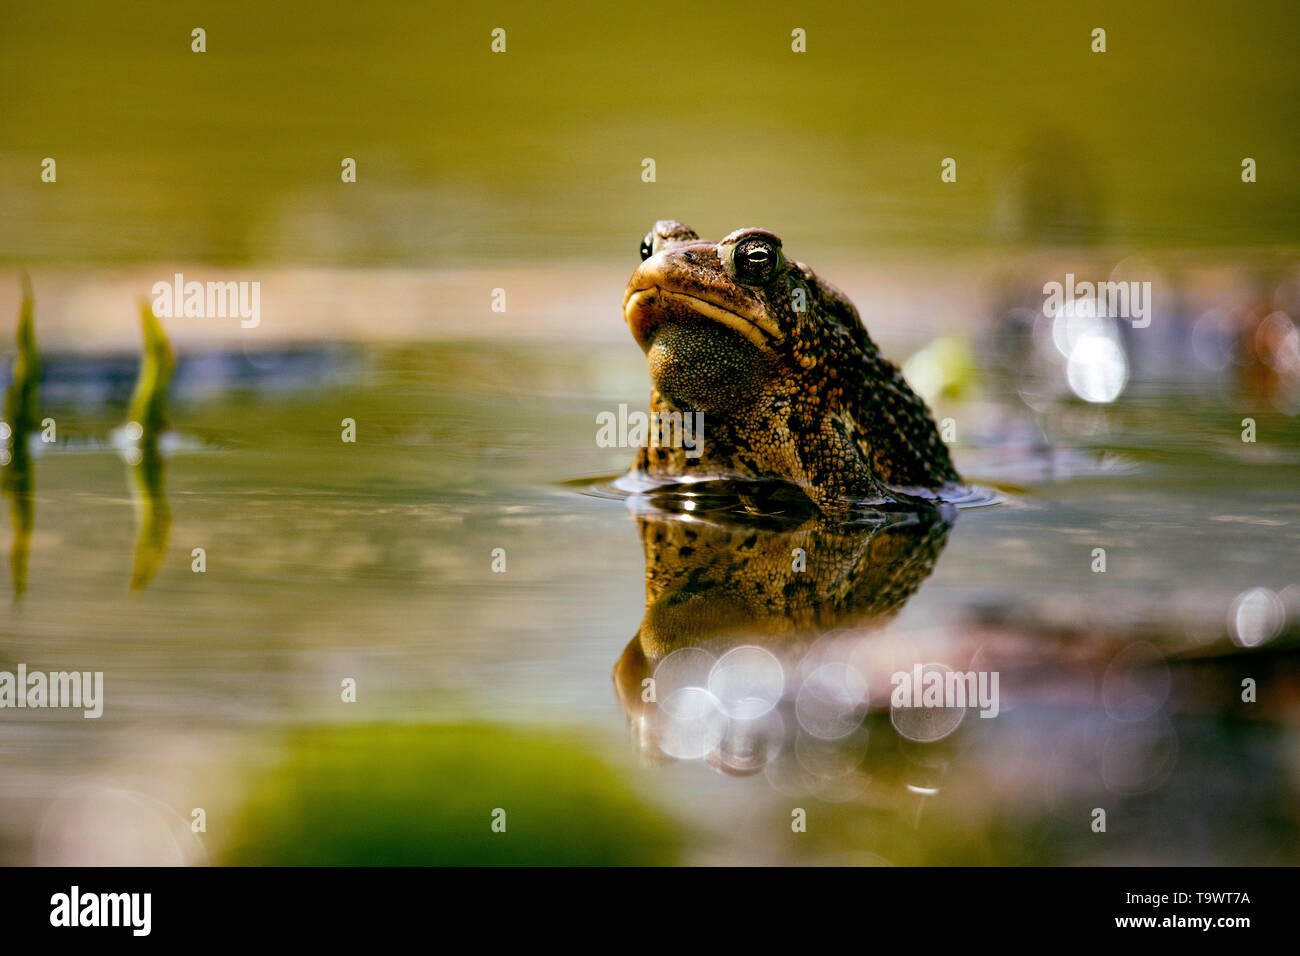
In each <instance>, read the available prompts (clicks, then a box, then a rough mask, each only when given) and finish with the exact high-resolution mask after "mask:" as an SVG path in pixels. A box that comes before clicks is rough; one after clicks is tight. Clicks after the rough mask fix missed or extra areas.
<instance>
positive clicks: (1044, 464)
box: [0, 323, 1300, 865]
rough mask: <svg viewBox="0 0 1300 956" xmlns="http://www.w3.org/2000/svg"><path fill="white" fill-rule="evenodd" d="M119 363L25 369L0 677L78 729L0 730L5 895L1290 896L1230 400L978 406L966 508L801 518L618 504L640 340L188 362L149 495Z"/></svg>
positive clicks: (6, 722)
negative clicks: (36, 406) (1028, 870)
mask: <svg viewBox="0 0 1300 956" xmlns="http://www.w3.org/2000/svg"><path fill="white" fill-rule="evenodd" d="M38 324H39V323H38ZM989 341H992V342H993V343H994V344H993V346H991V347H992V348H993V350H994V351H993V352H991V353H990V352H987V351H985V352H982V353H981V354H982V364H983V366H984V367H985V368H986V369H987V368H995V367H996V366H997V362H998V361H999V359H998V355H1002V360H1006V361H1011V359H1008V358H1007V354H1006V349H1007V348H1008V346H1006V344H1005V336H1000V335H994V336H992V337H991V338H989ZM998 343H1002V344H998ZM983 348H984V346H981V349H983ZM999 349H1000V350H1002V351H1001V352H999V351H998V350H999ZM1134 354H1135V355H1136V353H1134ZM1135 367H1137V363H1136V359H1135ZM913 368H915V366H913ZM133 369H134V359H132V358H130V357H122V358H118V357H114V356H108V357H99V356H95V357H88V356H86V355H77V354H59V353H51V354H48V355H47V356H46V361H45V385H44V391H43V398H42V401H43V409H42V413H43V414H48V415H50V416H52V417H53V418H55V419H56V420H57V422H58V423H59V429H60V433H59V441H58V443H57V444H55V445H53V446H50V447H49V450H47V451H46V452H44V453H41V454H37V455H35V456H34V457H33V459H32V461H31V464H30V486H29V490H30V504H31V510H30V512H29V513H26V518H23V513H22V512H21V509H18V508H15V510H13V511H12V512H11V518H12V519H13V521H14V522H15V523H16V524H17V525H19V526H22V524H23V521H29V522H30V529H29V533H24V534H22V535H17V536H14V537H13V538H11V543H12V544H13V545H14V547H15V549H16V550H18V551H22V552H25V557H24V558H22V560H21V561H20V563H23V562H25V582H24V586H25V590H24V593H22V594H21V595H17V594H15V596H14V599H13V601H12V604H11V606H10V607H9V608H8V609H7V610H5V611H4V612H3V613H0V639H2V643H0V648H2V651H0V653H2V654H3V660H0V670H10V671H13V670H15V669H16V668H17V666H18V665H19V664H20V663H21V664H25V666H26V668H27V670H28V671H29V672H30V671H38V670H44V671H58V670H70V669H76V670H81V671H91V672H95V671H102V672H103V674H104V691H103V716H102V717H100V718H98V719H94V720H87V719H83V718H82V717H81V715H80V713H79V712H73V711H67V710H63V711H56V710H44V711H41V710H26V711H16V710H10V711H7V712H5V714H4V719H3V720H0V754H3V765H4V771H5V772H4V777H3V782H2V783H0V861H3V862H4V863H85V862H97V863H109V862H114V863H120V862H163V863H167V862H175V863H190V864H201V863H205V862H417V863H418V862H424V863H432V862H458V861H465V860H476V861H485V862H529V861H552V862H555V861H575V862H658V861H668V860H675V861H684V862H700V863H881V864H898V865H904V864H918V863H938V862H943V863H970V864H983V863H1058V864H1060V863H1248V862H1249V863H1292V864H1294V863H1296V862H1298V861H1300V850H1298V849H1297V848H1300V840H1298V839H1297V836H1300V810H1297V808H1298V807H1300V800H1298V799H1297V789H1298V788H1300V737H1298V736H1297V734H1296V732H1295V730H1296V722H1297V720H1298V719H1300V710H1298V707H1300V703H1298V702H1300V686H1298V685H1297V669H1296V651H1297V630H1296V621H1297V620H1300V618H1298V617H1297V612H1298V611H1300V575H1298V574H1297V565H1296V555H1297V554H1298V553H1300V548H1298V545H1300V500H1297V497H1296V494H1295V492H1296V483H1295V482H1296V474H1297V471H1296V468H1297V463H1298V460H1300V427H1298V425H1297V422H1296V420H1295V419H1294V417H1289V416H1287V415H1285V414H1283V413H1282V412H1280V411H1277V410H1276V408H1274V407H1272V406H1270V405H1269V404H1268V402H1264V401H1262V400H1260V399H1259V398H1258V396H1256V397H1255V398H1249V399H1247V398H1243V394H1244V393H1243V392H1242V386H1241V384H1240V383H1239V382H1237V381H1235V380H1234V379H1233V378H1232V377H1231V376H1226V375H1218V376H1207V375H1199V376H1183V377H1181V378H1180V377H1177V376H1175V377H1169V376H1166V377H1160V376H1156V375H1146V376H1135V377H1134V379H1133V380H1132V381H1130V382H1129V383H1128V387H1127V389H1126V390H1125V392H1124V394H1123V396H1122V398H1121V399H1120V400H1118V401H1116V402H1114V403H1112V404H1087V403H1083V402H1080V401H1078V400H1077V399H1075V398H1073V397H1071V396H1070V395H1069V394H1068V390H1066V389H1065V388H1063V386H1062V385H1061V381H1060V374H1059V369H1057V370H1052V369H1042V368H1035V367H1033V366H1032V363H1030V364H1027V365H1025V366H1024V367H1023V368H1022V369H1021V371H1020V372H1019V373H1017V374H1015V375H1008V374H1000V375H989V376H987V377H986V379H985V384H984V385H983V386H982V387H981V388H980V389H979V390H978V391H977V392H974V393H969V392H968V394H966V395H965V396H964V397H963V396H961V395H958V396H957V397H951V396H949V397H944V396H940V397H939V398H938V399H936V401H935V408H936V415H937V416H940V417H944V418H951V419H952V420H953V422H954V423H955V425H956V427H957V429H958V431H957V435H956V440H955V441H954V442H953V448H954V453H955V456H956V462H957V465H958V467H959V468H960V469H961V470H962V472H963V474H964V475H965V476H966V477H967V479H968V480H970V481H972V482H975V483H977V484H979V485H981V486H983V487H986V488H991V489H996V492H997V496H998V498H999V499H1000V500H999V501H998V502H997V503H995V504H991V505H987V506H985V507H973V508H948V507H945V508H938V509H930V510H928V511H922V512H917V513H906V512H904V513H875V514H866V515H863V516H861V518H860V519H859V520H858V521H856V522H854V523H853V524H851V525H847V526H827V525H824V524H819V523H818V522H817V521H816V520H815V519H810V518H809V517H808V516H807V515H800V514H797V513H795V512H794V510H793V509H790V508H786V507H784V506H783V505H781V504H780V502H779V496H778V498H777V499H769V500H768V501H767V504H766V505H760V506H758V507H754V506H753V505H752V502H751V504H750V506H749V507H748V509H747V508H746V507H742V506H740V505H738V504H737V501H738V498H737V496H736V494H735V493H734V489H727V488H700V489H691V491H692V494H691V495H689V496H687V495H682V494H659V495H653V494H652V495H642V496H633V497H626V496H620V495H618V494H612V493H610V492H609V490H608V488H609V486H608V481H609V479H610V478H612V477H613V476H616V475H618V474H619V473H620V472H621V471H623V470H624V469H625V468H626V466H627V464H628V463H629V462H630V460H631V456H632V451H631V450H630V449H606V448H601V447H599V446H598V445H597V444H596V442H595V440H594V437H595V431H596V424H595V423H596V416H597V415H598V414H599V413H600V412H602V411H604V410H607V409H616V408H617V407H618V405H619V403H621V402H626V403H628V404H629V405H630V406H631V407H632V408H644V404H643V403H644V401H645V397H644V395H643V394H642V393H643V391H644V390H645V384H644V383H645V379H644V375H645V373H644V365H643V360H642V358H641V356H640V355H639V353H638V351H637V349H636V348H635V347H634V346H633V345H632V343H631V342H630V341H629V342H627V343H615V342H611V343H608V344H604V343H601V342H596V343H594V344H589V345H575V344H574V343H573V342H564V343H562V342H558V341H552V342H527V343H511V344H505V343H503V342H500V341H493V342H473V341H465V342H433V343H428V342H425V343H412V344H409V345H393V346H385V347H380V346H376V345H364V346H363V345H357V344H349V343H345V342H344V343H337V342H336V343H329V344H324V345H321V344H302V345H297V346H292V347H286V348H283V349H278V350H266V351H262V352H245V351H235V352H229V353H228V352H220V351H214V350H209V351H206V352H202V353H198V354H193V353H192V354H186V353H185V352H184V351H182V352H181V355H180V363H179V365H178V369H177V373H176V378H175V380H174V383H173V389H172V396H173V401H172V405H171V409H170V419H171V425H172V428H173V429H174V435H175V436H177V437H175V438H173V439H172V440H170V441H168V442H165V443H163V445H162V446H161V453H160V456H159V461H158V462H156V463H155V464H156V467H155V468H154V469H153V470H149V469H146V468H145V467H144V465H141V464H139V463H137V464H134V465H133V464H132V462H131V461H129V460H125V459H124V455H123V454H122V453H121V452H119V451H118V450H116V449H115V448H113V447H112V445H111V444H110V442H109V437H108V436H109V435H110V434H111V433H112V431H113V429H114V428H116V427H117V426H118V425H119V423H120V422H121V421H122V411H123V407H124V405H125V401H126V398H127V396H128V393H129V389H130V384H131V379H132V375H133ZM1243 409H1245V411H1243ZM1254 409H1258V410H1254ZM1252 410H1254V411H1252ZM1247 412H1251V413H1252V414H1253V416H1254V418H1255V419H1256V420H1257V428H1258V434H1259V440H1258V441H1256V442H1254V443H1249V442H1243V441H1242V440H1241V432H1242V424H1241V420H1242V419H1243V418H1244V417H1246V413H1247ZM345 419H351V420H352V421H353V422H354V423H355V441H354V442H345V441H344V440H343V434H344V429H345V427H346V426H345V425H344V420H345ZM35 448H36V451H38V452H40V450H41V449H40V446H39V445H37V446H35ZM128 457H129V456H128ZM145 464H146V465H147V464H148V463H147V462H146V463H145ZM742 497H743V496H742ZM10 498H11V502H12V501H15V500H16V498H15V496H14V495H13V494H12V493H11V495H10ZM774 500H775V502H776V503H773V501H774ZM196 549H202V552H201V553H200V552H198V551H196ZM797 549H798V550H800V551H802V553H803V555H804V560H805V561H806V571H804V572H801V573H797V572H795V571H794V570H793V566H792V560H793V559H792V555H795V553H796V550H797ZM1096 549H1104V554H1102V553H1101V552H1098V551H1097V550H1096ZM1099 560H1100V561H1102V562H1103V563H1102V564H1101V565H1099V564H1098V562H1099ZM200 565H201V566H202V570H201V571H199V570H196V567H199V566H200ZM1100 567H1104V571H1102V570H1100ZM15 583H17V581H16V578H15ZM935 665H944V666H946V667H947V668H951V669H953V670H955V671H962V672H965V671H982V672H985V673H990V672H996V673H997V675H998V679H999V684H998V686H997V691H998V699H997V701H996V705H997V706H996V711H997V712H996V716H994V715H993V714H989V717H990V718H991V719H986V718H984V717H981V716H980V710H979V709H978V708H977V707H971V708H968V709H966V710H958V709H955V708H937V709H932V710H920V709H915V708H913V709H910V710H909V709H900V708H898V707H896V706H895V707H891V692H892V690H893V687H892V685H891V675H893V674H896V673H899V672H905V673H911V672H912V670H913V668H914V667H918V668H919V667H927V668H928V671H933V670H935V669H936V666H935ZM937 669H939V670H942V667H939V668H937ZM928 671H927V672H928ZM646 678H653V679H654V697H655V700H654V701H653V702H650V701H646V700H644V699H643V697H644V696H645V687H646V686H647V685H646V684H645V683H644V681H645V680H646ZM1248 678H1249V679H1250V680H1252V681H1254V682H1255V686H1256V692H1255V700H1254V702H1245V701H1243V681H1244V680H1246V679H1248ZM353 697H354V699H345V698H353ZM972 703H973V702H972ZM988 709H989V708H987V707H986V708H985V710H988ZM199 810H201V811H202V812H201V813H200V812H198V811H199ZM1099 810H1101V811H1104V819H1105V829H1104V832H1099V831H1098V829H1097V823H1096V821H1097V819H1098V815H1097V814H1098V811H1099ZM801 812H802V814H803V817H802V819H803V821H804V827H805V832H795V829H792V822H794V821H796V820H798V819H799V817H800V813H801ZM498 816H500V817H501V818H502V819H503V820H505V821H507V822H506V828H505V832H503V833H497V832H493V829H492V824H493V821H494V820H496V819H497V817H498ZM196 828H199V832H196Z"/></svg>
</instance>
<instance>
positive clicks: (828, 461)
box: [623, 220, 960, 513]
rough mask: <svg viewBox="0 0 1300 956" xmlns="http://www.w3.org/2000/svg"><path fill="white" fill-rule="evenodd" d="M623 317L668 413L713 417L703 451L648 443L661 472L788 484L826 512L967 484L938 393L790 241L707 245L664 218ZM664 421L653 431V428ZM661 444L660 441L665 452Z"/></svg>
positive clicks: (646, 464) (647, 465) (743, 239)
mask: <svg viewBox="0 0 1300 956" xmlns="http://www.w3.org/2000/svg"><path fill="white" fill-rule="evenodd" d="M641 254H642V260H643V261H642V263H641V265H640V266H639V267H638V268H637V270H636V271H635V272H634V273H633V275H632V278H631V280H630V281H629V282H628V287H627V294H626V297H625V299H624V305H623V314H624V318H625V319H626V320H627V323H628V326H629V327H630V328H631V330H632V334H633V336H634V337H635V338H636V340H637V343H638V344H639V345H640V346H641V348H642V349H643V350H644V351H645V353H646V358H647V361H648V363H649V368H650V377H651V380H652V382H653V384H654V391H653V393H652V394H651V398H650V411H651V412H652V413H658V414H657V415H656V416H655V420H656V421H662V420H666V419H667V417H668V416H671V415H672V414H673V413H702V414H703V416H704V422H705V433H704V447H703V453H702V454H701V453H699V450H698V449H696V450H694V451H692V455H690V456H688V455H687V454H686V453H685V451H684V450H683V449H682V448H675V447H664V446H667V445H670V444H671V442H670V441H669V440H668V437H667V436H662V437H661V439H660V440H659V441H658V442H656V441H652V442H651V444H650V446H649V447H647V448H643V449H641V450H640V452H639V453H638V456H637V460H636V464H635V466H634V471H636V472H638V473H640V474H642V475H645V476H647V477H651V478H656V479H683V478H691V477H700V478H703V477H709V478H719V477H720V478H734V479H740V480H752V479H772V478H776V479H780V480H782V481H785V482H789V483H791V484H793V485H795V486H797V487H798V488H799V489H801V490H802V491H803V492H804V494H805V495H807V497H808V498H809V499H811V501H812V502H813V503H815V504H816V505H817V507H818V508H819V509H821V510H822V511H823V512H827V513H837V512H842V511H844V510H845V509H846V508H850V507H852V506H853V504H855V503H868V504H881V503H886V502H893V501H900V500H906V499H907V498H908V497H909V496H912V495H930V496H934V495H937V494H938V493H939V492H941V491H942V490H943V489H945V488H946V487H949V486H952V485H953V484H954V483H956V482H958V481H959V480H960V479H959V477H958V475H957V472H956V470H955V469H954V468H953V465H952V460H951V459H950V458H949V455H948V449H947V446H946V445H945V444H944V442H943V441H942V439H941V438H940V436H939V432H938V429H937V428H936V427H935V424H934V419H933V418H932V417H931V414H930V410H929V408H927V407H926V404H925V402H924V401H922V400H921V398H920V397H919V396H918V395H917V394H916V393H915V392H913V391H912V389H911V388H910V387H908V385H907V383H906V382H905V381H904V380H903V376H902V373H901V372H900V371H899V370H898V368H897V366H895V365H894V364H893V363H891V362H889V361H888V360H887V359H885V358H884V357H883V356H881V354H880V352H879V350H878V349H877V348H876V346H875V343H874V342H872V341H871V339H870V337H869V336H868V335H867V331H866V329H865V328H864V327H863V325H862V321H861V320H860V319H859V318H858V313H857V310H856V309H855V308H854V307H853V303H851V302H850V301H849V300H848V298H847V297H845V295H844V294H843V293H842V292H840V291H839V290H838V289H836V288H835V287H834V286H832V285H830V284H829V283H827V282H825V281H823V280H822V279H819V278H818V277H817V276H816V275H815V274H814V273H813V271H812V270H811V269H809V268H808V267H807V266H805V265H803V264H802V263H800V262H792V261H788V260H786V259H785V257H784V255H783V254H782V251H781V240H780V239H779V238H777V237H776V236H774V235H773V234H772V233H770V232H767V231H766V230H763V229H741V230H738V231H736V232H733V233H732V234H731V235H729V236H727V237H726V238H725V239H723V240H722V241H721V242H716V243H715V242H710V241H707V240H702V239H700V238H699V236H698V235H696V233H695V232H694V231H693V230H692V229H690V227H688V226H686V225H684V224H682V223H680V222H676V221H672V220H664V221H660V222H657V223H655V226H654V229H653V230H652V231H651V232H650V234H649V235H647V236H646V238H645V241H644V242H643V243H642V248H641ZM652 427H653V426H652ZM656 446H658V447H656Z"/></svg>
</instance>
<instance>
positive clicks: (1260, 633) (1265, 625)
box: [1228, 588, 1286, 647]
mask: <svg viewBox="0 0 1300 956" xmlns="http://www.w3.org/2000/svg"><path fill="white" fill-rule="evenodd" d="M1285 623H1286V605H1285V604H1283V603H1282V599H1281V598H1280V597H1279V596H1278V595H1277V594H1275V593H1274V592H1272V591H1270V590H1269V589H1268V588H1251V589H1250V590H1249V591H1243V592H1242V593H1241V594H1238V595H1237V599H1236V600H1235V601H1233V602H1232V610H1231V611H1229V612H1228V631H1229V632H1230V633H1231V635H1232V639H1233V640H1234V641H1236V642H1237V643H1238V644H1240V645H1241V646H1242V647H1258V646H1259V645H1261V644H1264V643H1266V642H1268V641H1271V640H1273V638H1275V637H1277V636H1278V635H1279V634H1281V633H1282V625H1283V624H1285Z"/></svg>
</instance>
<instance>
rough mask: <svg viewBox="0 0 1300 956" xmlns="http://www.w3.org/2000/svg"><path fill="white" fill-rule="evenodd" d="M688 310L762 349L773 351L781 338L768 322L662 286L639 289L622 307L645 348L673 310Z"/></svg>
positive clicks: (636, 336) (638, 342)
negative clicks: (654, 332)
mask: <svg viewBox="0 0 1300 956" xmlns="http://www.w3.org/2000/svg"><path fill="white" fill-rule="evenodd" d="M674 307H676V308H677V309H685V310H687V311H688V312H691V313H694V314H696V315H700V316H703V317H704V318H707V319H710V320H712V321H714V322H717V323H718V324H719V325H724V326H726V327H727V328H729V329H733V330H735V331H736V332H739V333H740V334H741V335H743V336H744V337H745V338H746V339H748V340H749V341H750V342H752V343H753V344H754V345H755V346H756V347H758V348H760V349H764V350H767V349H770V348H771V347H772V343H773V342H774V341H779V340H780V338H781V335H780V331H779V330H778V329H777V328H776V327H775V326H774V325H773V324H772V323H771V321H770V320H766V319H751V318H749V317H748V316H746V315H742V314H741V313H739V312H734V311H732V310H731V309H728V308H726V307H724V306H720V305H718V304H717V303H715V302H710V301H709V300H708V299H702V298H700V297H699V296H697V295H690V294H689V293H686V292H672V291H669V290H667V289H664V288H663V287H662V286H658V285H652V286H647V287H646V288H644V289H636V290H635V291H633V292H632V294H631V295H629V296H628V298H627V302H626V303H625V304H624V306H623V317H624V318H625V319H626V320H627V324H628V326H629V327H630V328H631V329H632V335H633V337H634V338H635V339H636V341H637V344H638V345H640V346H641V347H642V348H643V349H644V348H645V347H646V345H647V344H648V343H649V341H650V335H651V333H652V332H653V331H654V329H655V328H656V327H657V326H658V325H659V323H660V322H661V321H662V320H663V319H664V318H665V317H666V316H667V315H668V313H669V312H671V311H673V309H674Z"/></svg>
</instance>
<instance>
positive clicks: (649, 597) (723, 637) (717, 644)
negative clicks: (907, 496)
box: [614, 506, 952, 715]
mask: <svg viewBox="0 0 1300 956" xmlns="http://www.w3.org/2000/svg"><path fill="white" fill-rule="evenodd" d="M945 509H947V506H939V507H936V508H928V509H924V508H923V509H921V510H920V511H918V512H914V513H895V514H893V515H891V516H889V517H887V518H885V519H884V520H882V521H881V523H879V524H876V525H874V526H872V527H849V526H847V525H845V524H843V523H842V522H836V521H833V520H828V519H826V518H822V517H819V516H814V517H810V518H807V519H805V520H803V521H798V520H794V521H788V522H781V523H777V522H771V523H768V524H767V525H764V526H757V527H756V526H754V525H752V524H750V523H748V522H745V521H743V520H739V519H737V520H732V521H728V520H725V519H723V520H720V521H719V520H713V519H712V518H710V517H708V516H705V517H703V518H701V517H699V516H698V512H696V513H693V514H691V515H689V516H685V517H684V516H683V515H675V514H670V513H651V514H648V515H643V516H641V517H640V518H638V524H639V529H640V533H641V543H642V545H643V547H644V549H645V584H646V604H645V615H644V617H643V618H642V621H641V626H640V628H639V629H638V630H637V633H636V636H635V637H634V638H633V639H632V641H631V643H630V644H629V645H628V647H627V649H626V650H625V651H624V653H623V655H622V657H621V658H620V659H619V662H618V664H617V665H616V666H615V668H614V680H615V686H616V688H617V690H618V694H619V697H620V699H621V700H622V701H623V704H624V706H625V707H626V708H627V709H628V711H629V714H632V715H635V713H639V712H640V711H641V709H642V707H643V705H642V704H641V703H640V692H641V681H642V680H644V679H645V678H646V677H648V676H651V675H652V674H653V673H654V668H655V666H656V665H657V664H658V662H659V661H660V660H662V659H663V658H664V657H665V656H666V655H668V654H670V653H671V652H672V651H674V650H677V649H678V648H681V647H702V648H705V649H706V650H709V651H710V652H711V653H713V654H715V655H721V654H723V653H725V652H726V651H727V650H728V649H729V648H731V647H733V646H735V645H736V644H737V643H745V644H756V645H759V646H762V647H766V648H768V649H769V650H771V651H772V652H773V653H774V654H776V655H777V656H778V657H779V658H781V659H782V660H783V661H785V662H787V663H791V664H793V663H797V662H798V660H799V658H800V657H801V656H802V655H803V653H804V652H805V651H806V650H807V647H808V644H809V642H811V641H813V640H815V639H816V638H817V637H818V635H820V634H822V633H825V632H827V631H831V630H834V629H837V628H844V627H858V628H862V627H868V626H871V625H872V624H873V623H879V624H883V623H884V622H885V621H887V620H888V619H890V618H892V617H893V616H894V615H895V614H896V613H898V611H899V610H900V609H901V608H902V607H903V605H904V604H905V603H906V602H907V600H908V598H910V597H911V596H912V594H913V593H914V592H915V591H916V589H917V588H919V587H920V586H921V584H922V582H924V581H925V580H926V578H928V577H929V576H930V573H931V572H932V571H933V570H934V564H935V561H936V560H937V559H938V557H939V554H940V552H942V551H943V548H944V545H945V544H946V543H947V540H948V532H949V531H950V530H951V528H952V512H951V510H945ZM796 548H799V549H802V550H803V552H804V555H805V564H804V566H803V570H795V564H794V561H793V552H794V549H796Z"/></svg>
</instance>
